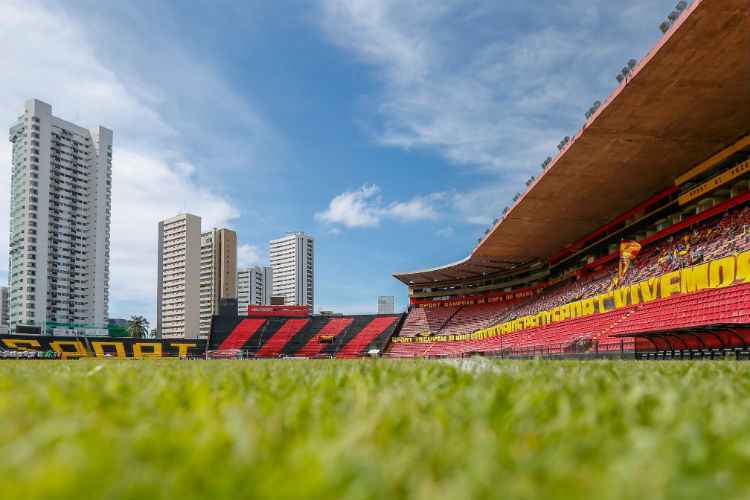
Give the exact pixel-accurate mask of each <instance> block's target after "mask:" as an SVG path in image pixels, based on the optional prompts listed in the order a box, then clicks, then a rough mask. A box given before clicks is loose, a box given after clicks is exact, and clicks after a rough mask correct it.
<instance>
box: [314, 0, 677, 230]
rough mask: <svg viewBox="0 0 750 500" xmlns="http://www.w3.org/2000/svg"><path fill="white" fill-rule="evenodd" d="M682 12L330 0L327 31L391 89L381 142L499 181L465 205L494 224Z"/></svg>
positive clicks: (657, 1)
mask: <svg viewBox="0 0 750 500" xmlns="http://www.w3.org/2000/svg"><path fill="white" fill-rule="evenodd" d="M673 4H674V3H673V1H672V0H639V1H637V2H636V1H634V2H631V3H630V4H629V5H628V7H625V8H624V7H622V6H621V5H619V4H617V3H613V2H604V1H592V0H570V1H568V2H497V1H495V0H476V1H462V0H447V1H445V2H403V1H399V0H323V4H322V5H323V7H322V14H321V19H322V20H321V25H322V28H323V30H324V32H325V33H326V34H327V35H328V37H329V39H330V40H331V41H332V42H333V43H334V44H336V45H337V46H339V47H342V48H343V49H345V50H346V51H348V52H349V53H351V54H353V55H354V56H355V57H356V58H357V59H359V60H360V61H362V62H364V63H365V64H366V65H368V66H370V67H371V68H372V69H373V72H374V74H376V75H377V77H378V78H379V81H380V82H381V83H382V90H381V91H380V92H379V93H378V95H377V96H368V100H367V102H374V103H376V105H375V106H373V108H370V109H367V110H366V111H367V112H370V113H371V115H372V116H374V118H373V119H372V120H369V121H366V123H367V128H368V130H370V131H374V132H373V135H374V136H375V140H377V141H378V142H379V143H381V144H385V145H389V146H394V147H399V148H403V149H414V148H424V149H429V150H432V151H436V152H437V153H439V154H440V155H442V156H443V157H444V158H446V159H448V160H449V161H451V162H453V163H455V164H459V165H469V166H473V167H476V168H479V169H481V170H482V171H483V172H484V173H487V174H490V182H486V183H485V186H482V187H481V188H479V189H477V190H474V191H471V190H470V191H469V192H467V193H463V194H458V195H457V199H456V205H457V206H458V207H459V208H460V209H461V213H462V214H463V215H464V217H465V219H466V220H468V221H470V222H471V223H476V224H488V223H489V222H491V221H492V220H493V219H494V218H495V217H497V216H498V215H499V213H500V211H501V210H502V207H503V206H504V205H506V204H507V202H508V201H509V199H510V197H511V196H512V195H513V193H514V192H516V191H519V190H522V189H523V188H524V184H523V183H524V181H525V180H526V179H527V178H528V177H529V175H530V174H532V173H533V174H536V173H537V172H538V171H539V167H538V166H539V164H541V162H542V161H543V160H544V159H545V158H546V157H547V156H551V155H553V153H554V152H555V151H556V148H555V146H556V144H557V143H558V142H559V140H560V139H562V137H564V136H566V135H573V133H574V132H575V131H576V129H578V128H579V127H580V126H581V125H582V123H583V120H584V116H583V115H584V112H585V110H586V109H587V108H588V107H589V105H590V104H591V103H592V102H593V101H594V100H596V99H599V100H603V99H604V98H605V97H606V95H607V94H608V93H609V91H610V90H611V89H612V88H613V87H614V86H615V85H616V81H615V79H614V75H615V74H616V73H617V71H618V69H619V68H621V67H622V65H623V64H624V63H625V61H627V60H628V59H629V58H631V57H635V58H638V57H640V56H642V55H643V54H644V53H645V52H646V50H647V48H648V47H650V46H651V45H652V44H653V43H654V42H655V41H656V40H657V39H658V37H659V36H660V34H659V32H658V29H657V28H656V27H657V25H658V22H659V20H660V19H661V18H663V16H664V14H665V13H667V12H669V9H670V7H671V6H672V5H673ZM634 18H637V19H639V21H638V22H633V19H634ZM643 21H645V22H643ZM649 23H650V24H649ZM486 186H491V187H492V189H489V188H488V187H486Z"/></svg>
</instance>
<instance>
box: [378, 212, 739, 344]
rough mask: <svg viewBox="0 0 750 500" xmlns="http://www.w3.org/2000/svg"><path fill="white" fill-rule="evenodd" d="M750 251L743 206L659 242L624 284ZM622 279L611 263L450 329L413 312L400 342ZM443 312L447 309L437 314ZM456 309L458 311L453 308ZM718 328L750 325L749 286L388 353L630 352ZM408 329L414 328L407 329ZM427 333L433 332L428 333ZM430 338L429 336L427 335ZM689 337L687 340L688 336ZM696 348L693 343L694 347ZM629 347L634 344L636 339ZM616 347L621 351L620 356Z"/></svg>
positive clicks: (524, 312)
mask: <svg viewBox="0 0 750 500" xmlns="http://www.w3.org/2000/svg"><path fill="white" fill-rule="evenodd" d="M747 251H750V206H747V205H744V206H741V207H739V208H737V209H735V210H732V211H730V212H724V213H723V214H722V215H720V216H718V217H717V218H713V219H708V220H707V221H706V222H705V223H704V224H702V225H700V226H698V227H694V228H689V229H686V230H684V231H682V232H680V233H677V234H675V235H671V236H669V237H667V238H666V239H665V240H664V241H657V242H656V244H654V245H653V247H652V248H650V249H648V250H646V251H644V252H643V253H642V254H640V255H639V257H638V259H637V260H636V261H635V263H634V264H633V265H632V266H631V267H630V269H629V270H628V273H627V274H626V275H625V276H624V277H623V279H622V281H621V282H620V283H619V286H623V285H625V286H627V285H632V284H636V283H640V282H643V281H646V280H648V279H651V278H655V277H658V276H663V275H665V274H666V273H670V272H675V271H680V270H683V269H686V268H689V267H690V266H696V265H700V264H701V263H707V262H709V261H714V260H717V259H720V258H722V257H726V256H730V255H734V254H738V253H743V252H747ZM617 274H618V266H617V265H616V264H611V265H609V266H608V267H607V268H605V269H602V270H600V271H599V272H596V273H592V274H591V275H589V276H586V277H583V278H573V279H571V280H570V282H567V283H558V284H556V285H554V286H552V287H551V288H550V289H549V290H547V289H545V291H544V292H543V293H542V294H540V295H538V296H534V297H532V298H530V299H527V300H525V301H523V302H521V303H516V304H508V303H497V304H478V305H466V306H461V307H460V308H458V311H455V312H451V313H450V314H446V313H443V314H442V315H441V316H440V317H441V318H442V317H448V318H449V321H448V322H447V324H442V325H441V327H440V328H439V329H436V330H429V324H430V323H429V322H426V321H424V320H423V318H424V317H425V316H426V315H429V314H430V313H431V312H432V309H425V308H421V307H414V308H412V309H411V310H410V311H409V313H408V316H407V318H406V321H405V324H404V328H403V329H402V331H401V332H400V334H399V335H400V336H401V337H403V336H430V337H437V338H438V339H440V337H444V338H445V339H446V340H447V339H450V338H451V337H452V336H455V335H461V334H464V333H467V332H474V331H477V330H479V329H481V328H484V327H486V326H489V325H491V324H496V323H500V322H505V321H510V320H513V319H515V318H520V317H524V316H528V315H534V314H538V313H540V312H541V311H545V310H550V309H553V308H555V307H559V306H562V305H563V304H567V303H571V302H574V301H577V300H581V299H584V298H587V297H594V296H597V295H599V294H601V293H604V292H606V291H607V290H608V289H609V288H610V287H611V284H612V280H613V278H614V277H615V276H617ZM438 309H440V308H438ZM444 309H446V310H451V311H453V310H454V309H455V308H450V307H446V308H444ZM716 324H723V325H727V324H740V325H741V324H750V285H735V286H731V287H728V288H721V289H718V290H704V291H700V292H697V293H695V294H690V295H680V296H676V297H673V298H670V299H665V300H657V301H653V302H648V303H644V304H640V305H636V306H631V307H624V308H621V309H619V310H617V311H613V312H610V313H604V314H597V315H594V316H590V317H584V318H577V319H571V320H567V321H561V322H557V323H552V324H549V325H546V326H542V327H538V328H532V329H527V330H523V331H521V332H514V333H511V334H508V335H501V336H499V337H496V338H494V339H489V340H482V341H468V342H461V341H459V342H451V341H450V340H447V341H443V340H439V341H436V342H430V343H428V342H424V343H420V342H415V343H398V342H396V343H393V344H392V345H391V346H390V347H389V350H388V355H390V356H393V357H409V356H451V355H463V354H467V353H488V352H497V351H500V350H503V349H510V350H513V349H515V350H520V351H522V352H527V351H531V352H533V351H534V350H539V351H540V352H545V354H553V353H557V354H565V353H566V352H570V351H571V350H574V348H573V346H574V345H575V344H578V345H584V344H586V343H587V342H588V343H589V344H590V345H589V347H591V345H593V343H594V342H596V347H597V349H604V350H609V349H612V347H613V346H614V347H615V348H616V349H619V348H621V347H622V346H623V340H622V336H623V335H624V334H627V333H640V332H647V331H649V330H654V331H659V330H666V329H671V328H690V327H699V326H710V325H716ZM407 325H408V326H407ZM422 328H428V330H422ZM426 333H428V334H427V335H426ZM683 336H685V335H683ZM694 344H695V343H694V342H692V341H691V342H687V344H686V345H689V346H693V345H694ZM628 345H629V347H630V348H632V347H633V345H634V343H633V341H632V340H631V341H629V344H628ZM616 349H615V350H616Z"/></svg>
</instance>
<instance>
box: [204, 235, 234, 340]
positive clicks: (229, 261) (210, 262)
mask: <svg viewBox="0 0 750 500" xmlns="http://www.w3.org/2000/svg"><path fill="white" fill-rule="evenodd" d="M200 280H201V282H200V283H201V285H200V309H201V314H200V333H201V336H202V337H208V334H209V333H210V332H211V316H213V315H215V314H219V304H220V301H221V299H235V298H237V234H236V233H235V232H234V231H232V230H230V229H212V230H211V231H208V232H205V233H203V234H202V235H201V273H200Z"/></svg>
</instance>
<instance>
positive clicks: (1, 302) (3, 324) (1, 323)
mask: <svg viewBox="0 0 750 500" xmlns="http://www.w3.org/2000/svg"><path fill="white" fill-rule="evenodd" d="M8 292H9V291H8V287H7V286H0V334H3V335H4V334H6V333H8V332H9V330H8V323H9V322H10V315H9V314H8Z"/></svg>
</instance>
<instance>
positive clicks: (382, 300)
mask: <svg viewBox="0 0 750 500" xmlns="http://www.w3.org/2000/svg"><path fill="white" fill-rule="evenodd" d="M395 305H396V298H395V297H394V296H393V295H381V296H379V297H378V314H393V313H394V311H395V310H396V307H395Z"/></svg>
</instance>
